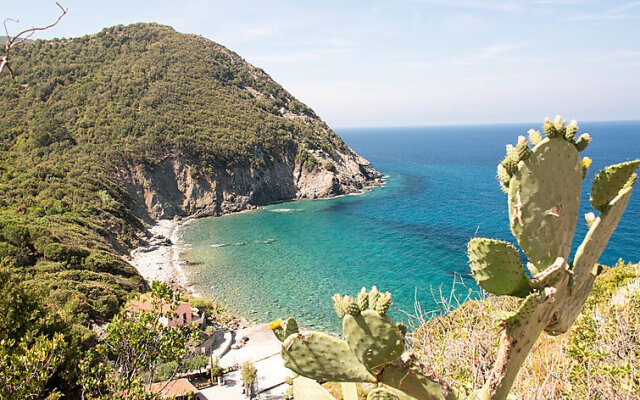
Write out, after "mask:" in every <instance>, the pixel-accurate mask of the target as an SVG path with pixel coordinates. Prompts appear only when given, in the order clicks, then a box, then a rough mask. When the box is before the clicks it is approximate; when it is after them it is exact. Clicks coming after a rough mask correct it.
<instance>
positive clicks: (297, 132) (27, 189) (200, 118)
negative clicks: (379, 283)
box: [0, 24, 379, 340]
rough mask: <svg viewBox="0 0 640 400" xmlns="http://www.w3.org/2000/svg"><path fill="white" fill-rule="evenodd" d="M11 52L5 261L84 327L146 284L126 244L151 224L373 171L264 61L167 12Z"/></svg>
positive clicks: (1, 185) (85, 330) (311, 192)
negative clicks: (169, 22) (157, 18)
mask: <svg viewBox="0 0 640 400" xmlns="http://www.w3.org/2000/svg"><path fill="white" fill-rule="evenodd" d="M12 67H13V69H14V70H15V72H16V77H15V79H12V78H11V76H10V75H9V74H4V75H3V76H1V77H0V87H2V91H0V267H1V269H3V270H5V272H6V271H8V272H10V275H7V277H9V278H7V279H11V280H12V281H14V282H18V283H19V285H20V286H21V287H22V288H27V289H28V291H30V292H32V293H33V292H37V293H39V294H40V298H41V299H44V300H45V301H44V303H46V304H48V306H49V307H51V309H52V310H56V312H57V313H58V314H59V315H61V316H63V318H64V319H67V322H68V323H71V324H73V334H74V337H77V338H83V339H84V340H87V339H90V338H91V335H92V333H91V331H90V330H89V327H90V325H91V323H93V322H97V323H102V322H104V321H107V320H109V319H110V318H111V317H112V316H113V315H114V313H116V312H117V311H118V309H119V308H120V307H121V306H122V304H123V303H124V302H125V300H126V299H127V298H128V297H129V296H130V295H131V293H132V292H137V291H141V290H144V289H145V283H144V281H143V280H142V278H141V277H140V276H139V275H138V274H137V272H136V271H135V270H134V269H133V268H132V267H131V266H130V265H129V264H127V263H126V262H125V261H123V259H122V257H121V256H122V254H125V253H126V252H127V251H128V250H129V249H131V248H132V247H134V246H136V245H137V244H138V243H140V240H142V239H143V235H142V234H143V231H144V229H143V228H144V223H146V222H150V221H151V220H153V219H156V218H160V217H168V218H170V217H174V216H188V215H213V214H219V213H224V212H226V211H233V210H239V209H243V208H246V207H251V206H254V205H260V204H265V203H268V202H271V201H278V200H285V199H292V198H303V197H321V196H329V195H335V194H340V193H343V192H348V191H353V190H357V189H358V188H361V187H362V185H363V184H365V183H367V182H369V181H371V180H373V179H375V178H377V177H378V176H379V174H378V173H377V172H375V170H373V168H372V167H371V166H370V164H369V163H368V162H366V160H364V159H362V158H360V157H358V156H357V155H356V154H355V153H353V152H352V151H351V150H350V149H349V148H348V147H347V146H346V145H345V144H344V142H343V141H342V140H341V139H340V137H339V136H338V135H336V134H335V133H334V132H333V131H332V130H331V129H329V128H328V126H327V125H326V124H325V123H324V122H322V121H321V120H320V119H319V118H318V117H317V116H316V115H315V114H314V112H313V111H312V110H311V109H309V108H308V107H307V106H305V105H304V104H302V103H301V102H299V101H298V100H296V99H295V98H294V97H293V96H292V95H291V94H289V93H288V92H286V91H285V90H284V89H283V88H282V87H281V86H279V85H278V84H277V83H275V82H274V81H273V80H271V78H270V77H269V76H268V75H267V74H266V73H265V72H264V71H262V70H261V69H258V68H255V67H253V66H251V65H249V64H248V63H246V62H245V61H244V60H243V59H242V58H240V57H239V56H238V55H236V54H235V53H233V52H231V51H229V50H228V49H226V48H224V47H223V46H221V45H218V44H216V43H214V42H212V41H210V40H207V39H204V38H202V37H198V36H195V35H185V34H180V33H177V32H175V31H174V30H173V29H171V28H170V27H166V26H161V25H157V24H135V25H131V26H126V27H125V26H116V27H113V28H107V29H104V30H103V31H101V32H100V33H98V34H95V35H89V36H84V37H80V38H73V39H61V40H57V39H56V40H48V41H42V40H38V41H35V42H33V43H28V44H23V45H21V46H19V47H17V48H14V49H13V54H12ZM318 182H320V184H318Z"/></svg>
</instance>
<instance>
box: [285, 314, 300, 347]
mask: <svg viewBox="0 0 640 400" xmlns="http://www.w3.org/2000/svg"><path fill="white" fill-rule="evenodd" d="M283 330H284V339H286V338H288V337H289V336H291V335H293V334H294V333H298V332H299V331H298V323H297V322H296V319H295V318H293V317H289V318H288V319H287V322H285V323H284V327H283ZM284 339H283V340H282V341H284Z"/></svg>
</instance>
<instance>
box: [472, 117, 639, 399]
mask: <svg viewBox="0 0 640 400" xmlns="http://www.w3.org/2000/svg"><path fill="white" fill-rule="evenodd" d="M543 131H544V133H545V135H546V138H544V139H542V135H541V134H540V132H538V131H535V130H530V131H529V139H530V141H531V142H532V144H533V148H532V149H531V150H530V152H529V153H528V154H527V152H526V151H524V152H519V153H518V155H514V154H513V151H511V148H512V146H511V147H508V148H507V157H506V159H505V160H510V161H511V163H513V161H516V162H517V164H516V165H517V168H516V169H515V170H513V169H512V170H510V171H506V169H505V168H504V165H505V161H503V162H502V163H501V164H500V165H499V168H498V179H499V181H500V183H501V185H502V187H503V190H505V191H506V192H507V193H508V195H509V196H508V207H509V219H510V225H511V231H512V233H513V235H514V236H515V238H516V240H517V241H518V244H519V245H520V247H521V249H522V251H523V252H524V254H525V255H526V257H527V259H528V260H529V263H528V264H527V268H528V269H529V271H530V273H531V275H532V277H531V278H529V277H528V276H527V275H526V273H525V272H524V268H523V267H522V265H521V262H520V259H519V256H518V253H517V252H516V250H515V248H514V247H513V246H511V245H510V244H508V243H505V242H500V241H496V240H492V239H483V238H474V239H472V240H471V241H470V242H469V245H468V255H469V264H470V266H471V270H472V273H473V276H474V277H475V278H476V280H477V282H478V284H479V285H480V286H481V287H482V288H484V289H485V290H486V291H488V292H490V293H493V294H496V295H512V296H518V297H524V300H523V301H522V303H521V305H520V307H519V308H518V310H517V311H516V312H515V313H510V314H509V315H505V317H504V320H503V327H504V330H503V333H502V337H501V344H500V349H499V352H498V359H497V360H496V363H495V365H494V369H493V372H492V374H491V376H490V378H489V380H488V383H487V385H486V386H485V387H484V388H483V389H482V390H480V391H478V392H477V393H476V394H474V395H473V396H472V398H478V399H505V398H506V397H507V395H508V393H509V390H510V389H511V385H512V384H513V381H514V380H515V378H516V375H517V374H518V371H519V369H520V367H521V366H522V363H523V362H524V360H525V358H526V356H527V355H528V354H529V351H530V350H531V348H532V346H533V344H534V343H535V342H536V340H537V339H538V336H539V335H540V333H541V332H542V331H543V330H544V331H546V332H547V333H550V334H561V333H564V332H566V331H567V329H569V327H570V326H571V325H572V324H573V322H574V321H575V319H576V317H577V316H578V314H579V313H580V311H581V310H582V307H583V306H584V303H585V301H586V299H587V297H588V296H589V293H590V292H591V288H592V286H593V282H594V280H595V277H596V275H597V273H598V268H597V264H596V263H597V261H598V258H599V257H600V254H601V253H602V252H603V251H604V248H605V246H606V244H607V242H608V240H609V237H610V236H611V234H612V233H613V231H614V230H615V227H616V225H617V224H618V221H619V220H620V217H621V216H622V213H623V211H624V210H625V208H626V205H627V202H628V200H629V196H630V195H631V191H632V190H633V185H634V184H635V181H636V175H635V173H634V171H635V169H636V168H637V167H638V164H640V160H635V161H629V162H625V163H622V164H617V165H613V166H610V167H606V168H605V169H604V170H603V171H601V172H600V173H599V174H598V175H597V177H596V179H595V181H594V183H593V185H592V189H591V203H592V205H593V207H594V208H595V209H596V210H598V211H600V212H601V214H600V216H598V217H597V218H596V217H595V215H594V214H593V213H590V214H588V215H587V216H586V217H587V221H588V224H589V227H590V229H589V232H588V233H587V235H586V237H585V239H584V241H583V242H582V245H580V247H579V248H578V250H577V252H576V254H575V256H574V258H573V261H569V260H570V258H569V253H570V250H571V243H572V241H573V236H574V233H575V229H576V223H577V220H578V208H579V206H580V194H581V190H582V181H583V179H584V177H585V176H586V172H587V169H588V168H589V165H590V164H591V160H590V159H589V158H587V157H585V158H583V159H581V157H580V155H579V153H580V152H581V151H583V150H585V149H586V147H587V145H588V144H589V143H590V142H591V136H589V134H586V133H585V134H582V135H580V136H578V124H577V122H575V121H571V123H570V124H569V125H568V126H565V124H564V122H563V121H562V118H560V117H559V116H557V117H556V119H555V121H553V122H551V120H550V119H547V120H546V121H545V123H544V126H543ZM576 138H577V139H576ZM523 139H524V137H522V136H521V137H520V138H519V140H518V145H517V146H516V147H523V145H522V143H523ZM527 147H528V146H527ZM521 154H523V155H525V157H522V156H521ZM516 157H517V158H516Z"/></svg>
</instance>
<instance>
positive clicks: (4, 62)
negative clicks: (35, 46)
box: [0, 2, 69, 78]
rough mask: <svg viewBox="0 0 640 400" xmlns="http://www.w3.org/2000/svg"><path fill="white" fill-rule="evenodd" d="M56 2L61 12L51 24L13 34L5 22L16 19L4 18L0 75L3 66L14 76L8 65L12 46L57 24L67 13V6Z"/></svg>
mask: <svg viewBox="0 0 640 400" xmlns="http://www.w3.org/2000/svg"><path fill="white" fill-rule="evenodd" d="M56 4H57V5H58V7H59V8H60V10H61V11H62V12H61V14H60V15H59V16H58V18H57V19H56V20H55V21H53V23H51V24H49V25H47V26H42V27H38V28H29V29H25V30H23V31H21V32H19V33H18V34H17V35H15V36H11V35H9V29H8V28H7V22H9V21H13V22H17V21H14V20H12V19H11V18H7V19H5V20H4V31H5V33H6V34H7V41H6V43H5V44H4V55H3V56H2V57H1V58H0V75H2V70H3V69H4V68H5V67H7V69H8V70H9V73H11V77H12V78H13V77H14V74H13V69H11V65H9V53H10V52H11V49H12V48H14V47H15V46H17V45H19V44H22V43H24V41H25V40H27V39H29V38H30V37H31V36H33V34H34V33H36V32H37V31H44V30H47V29H49V28H52V27H54V26H55V25H57V24H58V22H60V19H62V17H64V15H65V14H66V13H67V11H69V9H68V8H67V9H65V8H63V7H62V6H61V5H60V4H59V3H57V2H56Z"/></svg>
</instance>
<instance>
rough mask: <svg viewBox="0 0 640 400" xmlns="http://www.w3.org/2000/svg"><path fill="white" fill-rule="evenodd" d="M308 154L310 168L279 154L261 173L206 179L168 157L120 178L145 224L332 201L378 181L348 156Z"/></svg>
mask: <svg viewBox="0 0 640 400" xmlns="http://www.w3.org/2000/svg"><path fill="white" fill-rule="evenodd" d="M310 153H311V154H313V156H314V158H315V159H316V160H318V165H317V166H313V167H311V168H309V167H305V166H304V165H303V163H301V162H299V161H296V160H295V155H292V154H282V158H281V159H279V160H276V161H275V162H274V163H273V164H272V165H271V166H270V167H269V168H265V169H263V170H257V169H253V168H251V167H236V168H233V169H216V170H215V171H214V172H213V174H210V175H206V176H205V175H202V174H201V173H200V172H198V168H197V166H196V165H194V164H193V163H192V162H190V161H188V160H187V159H185V158H184V157H175V158H173V157H172V158H166V159H164V160H162V161H161V162H160V163H159V164H158V165H157V166H155V167H153V168H150V167H148V166H146V165H144V164H138V165H131V164H129V165H127V166H126V167H125V168H121V169H120V170H119V175H120V179H121V181H122V183H123V186H124V187H125V188H126V190H127V192H128V193H129V194H130V196H131V206H130V207H131V209H132V211H133V212H134V214H135V215H137V216H139V217H141V218H143V219H146V220H148V221H149V220H158V219H164V218H173V217H175V216H179V217H185V216H208V215H221V214H225V213H229V212H236V211H242V210H245V209H252V208H255V207H256V206H260V205H265V204H269V203H274V202H279V201H283V200H293V199H315V198H324V197H332V196H337V195H341V194H346V193H353V192H356V191H359V190H360V189H362V188H363V187H365V186H368V185H373V184H376V183H377V182H378V181H379V179H380V174H379V173H378V172H377V171H376V170H375V169H374V168H373V167H372V166H371V164H370V163H369V162H368V161H367V160H365V159H364V158H362V157H360V156H358V155H357V154H355V153H354V152H353V151H346V152H344V153H338V154H337V156H334V157H328V156H327V155H326V154H323V153H322V152H319V151H310ZM329 163H331V164H329ZM331 166H333V167H331Z"/></svg>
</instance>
